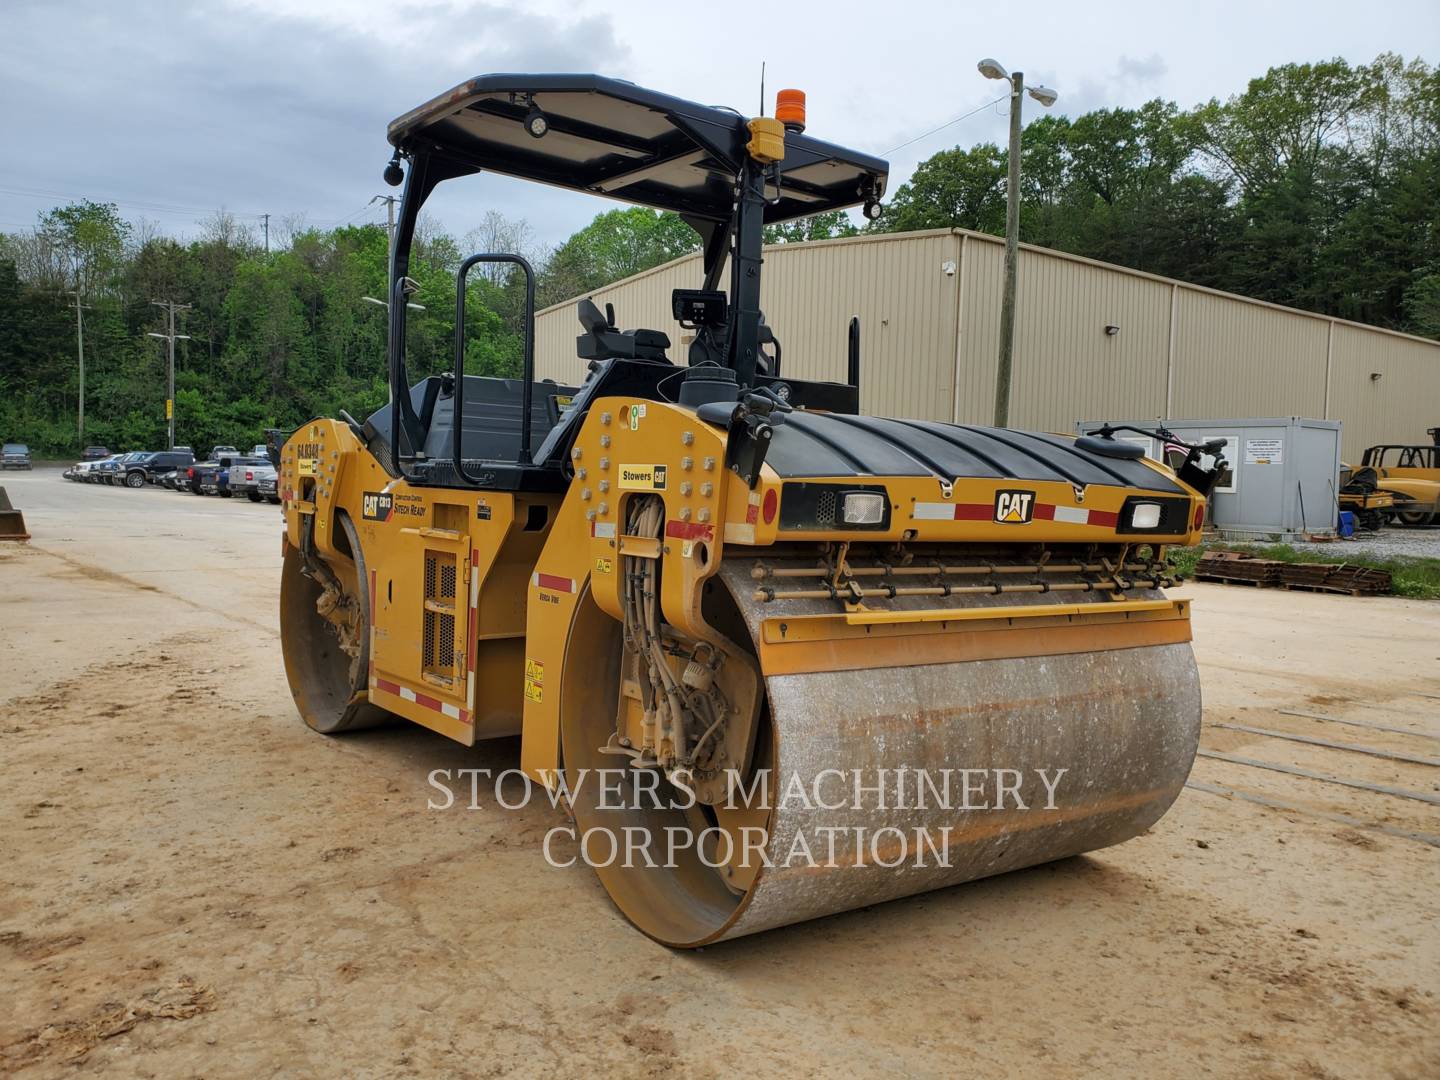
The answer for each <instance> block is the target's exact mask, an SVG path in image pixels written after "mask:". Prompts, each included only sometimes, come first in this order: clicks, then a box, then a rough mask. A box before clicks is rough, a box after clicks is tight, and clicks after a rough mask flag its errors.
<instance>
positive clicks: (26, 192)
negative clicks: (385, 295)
mask: <svg viewBox="0 0 1440 1080" xmlns="http://www.w3.org/2000/svg"><path fill="white" fill-rule="evenodd" d="M0 194H3V195H14V196H16V197H18V198H23V199H33V200H36V201H39V202H43V201H45V200H48V199H85V200H92V201H96V202H107V203H113V204H114V205H115V206H122V207H125V208H126V209H129V210H140V211H143V212H145V213H150V214H173V215H179V216H186V217H188V216H191V215H194V214H213V213H215V212H216V211H225V212H226V213H230V214H233V215H235V216H237V217H243V218H255V219H256V220H257V221H260V222H262V223H263V222H264V221H265V220H266V219H267V218H270V217H273V216H274V215H273V214H270V213H267V212H266V211H263V210H230V209H228V208H227V207H224V206H186V205H184V204H182V203H151V202H136V201H133V200H130V199H115V198H105V197H103V196H102V197H101V198H99V199H96V198H95V196H94V195H93V194H91V195H83V194H80V193H79V192H75V191H56V190H52V189H48V188H34V187H9V186H0ZM369 207H370V204H369V203H366V204H365V205H364V206H362V207H360V209H358V210H355V211H353V212H352V213H350V214H348V215H346V216H345V217H343V218H316V219H314V221H313V224H316V225H344V224H347V223H348V222H350V221H352V220H354V219H355V218H357V217H359V216H360V215H361V214H363V213H364V212H365V211H366V210H368V209H369ZM5 224H6V225H7V226H8V227H11V228H17V229H28V228H32V227H33V223H29V224H23V225H22V224H20V223H18V222H7V223H5Z"/></svg>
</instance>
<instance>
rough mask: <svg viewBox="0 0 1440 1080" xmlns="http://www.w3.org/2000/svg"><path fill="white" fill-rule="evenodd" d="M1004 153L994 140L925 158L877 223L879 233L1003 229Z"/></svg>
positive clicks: (889, 203) (943, 151)
mask: <svg viewBox="0 0 1440 1080" xmlns="http://www.w3.org/2000/svg"><path fill="white" fill-rule="evenodd" d="M1004 185H1005V157H1004V155H1003V154H1001V152H1000V148H999V147H998V146H996V145H995V144H994V143H981V144H980V145H979V146H977V147H975V148H973V149H971V150H962V149H960V148H959V147H958V146H957V147H956V148H955V149H953V150H942V151H940V153H938V154H936V155H935V156H934V157H931V158H929V159H928V160H926V161H924V162H921V164H920V166H919V167H918V168H917V169H916V170H915V173H914V175H913V176H911V177H910V179H909V180H908V181H906V182H905V183H904V184H901V185H900V189H899V190H898V191H897V192H895V197H894V198H893V199H891V200H890V201H889V202H888V203H887V204H885V206H884V208H883V210H882V211H881V214H880V218H879V220H878V221H876V222H875V223H874V228H875V230H876V231H878V232H911V231H914V230H917V229H983V230H986V231H989V232H997V231H1003V230H1004V228H1005V186H1004Z"/></svg>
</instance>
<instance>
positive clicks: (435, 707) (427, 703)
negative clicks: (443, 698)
mask: <svg viewBox="0 0 1440 1080" xmlns="http://www.w3.org/2000/svg"><path fill="white" fill-rule="evenodd" d="M415 704H416V705H423V706H424V707H425V708H427V709H430V710H432V711H434V712H443V711H444V710H443V709H441V708H440V699H439V698H433V697H431V696H430V695H429V694H422V693H420V692H419V691H418V690H417V691H416V692H415Z"/></svg>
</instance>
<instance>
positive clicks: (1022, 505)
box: [995, 490, 1035, 525]
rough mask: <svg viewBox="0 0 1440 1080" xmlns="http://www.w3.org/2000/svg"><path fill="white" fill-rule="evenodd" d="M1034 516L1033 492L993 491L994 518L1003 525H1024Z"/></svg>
mask: <svg viewBox="0 0 1440 1080" xmlns="http://www.w3.org/2000/svg"><path fill="white" fill-rule="evenodd" d="M1034 516H1035V492H1033V491H1016V490H1009V491H997V492H995V520H996V521H998V522H1000V523H1002V524H1004V525H1024V524H1027V523H1028V522H1029V521H1030V519H1031V518H1033V517H1034Z"/></svg>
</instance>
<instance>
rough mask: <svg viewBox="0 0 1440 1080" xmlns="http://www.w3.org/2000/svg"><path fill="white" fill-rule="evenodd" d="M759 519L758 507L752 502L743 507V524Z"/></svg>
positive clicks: (751, 523) (750, 523)
mask: <svg viewBox="0 0 1440 1080" xmlns="http://www.w3.org/2000/svg"><path fill="white" fill-rule="evenodd" d="M759 520H760V507H758V506H756V505H755V504H753V503H752V504H750V505H749V506H747V507H746V508H745V524H746V525H754V524H755V522H757V521H759Z"/></svg>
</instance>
